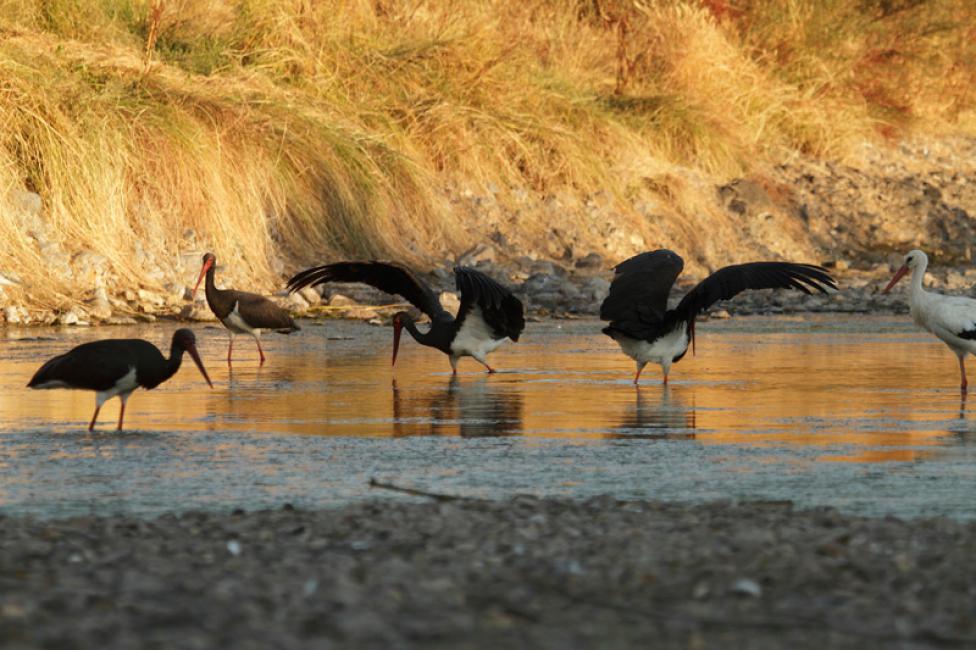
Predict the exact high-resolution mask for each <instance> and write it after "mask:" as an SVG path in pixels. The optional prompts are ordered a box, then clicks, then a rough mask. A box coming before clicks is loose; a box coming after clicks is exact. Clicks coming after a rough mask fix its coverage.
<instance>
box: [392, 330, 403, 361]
mask: <svg viewBox="0 0 976 650" xmlns="http://www.w3.org/2000/svg"><path fill="white" fill-rule="evenodd" d="M401 330H403V323H401V322H400V319H399V318H394V319H393V363H391V364H390V365H391V366H395V365H396V355H397V351H398V350H399V349H400V332H401Z"/></svg>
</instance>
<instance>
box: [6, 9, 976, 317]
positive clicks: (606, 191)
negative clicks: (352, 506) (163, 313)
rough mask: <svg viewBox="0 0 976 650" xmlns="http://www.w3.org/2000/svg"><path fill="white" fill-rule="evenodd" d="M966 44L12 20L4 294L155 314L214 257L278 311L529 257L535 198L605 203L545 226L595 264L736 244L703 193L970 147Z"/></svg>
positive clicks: (211, 19) (892, 14) (796, 13)
mask: <svg viewBox="0 0 976 650" xmlns="http://www.w3.org/2000/svg"><path fill="white" fill-rule="evenodd" d="M974 19H976V8H973V7H971V3H967V2H964V1H963V0H928V1H925V0H863V1H859V2H842V1H841V0H826V1H820V0H742V1H741V2H739V1H737V2H731V1H728V2H727V1H724V0H700V1H692V0H686V1H684V2H673V1H664V0H661V1H659V2H658V1H650V0H645V1H641V0H637V1H633V0H627V1H624V0H538V1H535V2H525V1H519V2H517V1H515V0H473V1H472V0H439V1H436V2H435V1H433V0H401V1H396V0H368V1H367V0H350V1H349V2H342V3H327V2H312V1H311V0H235V1H231V0H87V1H84V0H16V1H15V0H0V124H2V126H0V192H3V194H2V195H0V202H4V201H5V202H6V203H7V205H6V208H5V209H4V217H3V223H2V224H0V228H3V229H4V231H3V233H0V234H4V235H9V236H8V238H7V241H8V242H9V245H8V246H6V247H4V249H3V250H2V252H0V265H2V266H0V273H8V274H12V275H19V276H21V279H22V282H21V284H19V285H13V286H6V287H5V289H4V291H5V292H6V295H7V297H8V299H9V300H13V301H22V302H24V303H25V304H26V302H27V301H28V299H29V300H30V301H33V304H35V305H37V306H44V307H46V308H51V307H53V308H59V307H63V306H67V305H69V304H72V303H73V302H76V301H77V300H79V296H83V295H85V294H84V291H86V290H89V289H91V288H92V287H91V286H90V285H91V284H92V282H93V280H92V278H91V277H89V275H86V274H85V273H83V272H81V271H79V266H80V262H79V255H83V256H84V258H83V259H85V260H89V261H90V259H91V258H92V256H95V258H97V259H99V260H104V262H103V265H104V267H105V270H104V273H102V274H101V275H98V278H97V282H99V283H103V284H104V285H105V286H106V287H107V288H108V289H110V290H116V289H118V288H121V287H123V286H129V287H131V286H136V285H138V286H141V287H145V288H148V289H155V290H160V289H165V288H166V287H167V285H169V284H172V283H174V282H176V283H179V282H184V281H185V279H184V278H182V277H180V274H185V272H186V265H187V261H186V260H188V259H190V257H192V256H193V255H195V254H197V253H199V252H200V251H201V250H202V249H203V248H211V249H213V250H214V251H215V252H216V253H217V254H218V256H219V257H220V258H221V259H222V260H226V261H227V262H228V267H230V268H234V269H236V274H237V275H236V276H235V277H236V278H237V279H238V280H239V281H242V282H243V281H248V282H252V283H257V284H259V285H261V286H266V287H270V286H272V285H273V284H274V283H275V282H276V281H277V279H278V278H279V277H280V275H281V274H282V273H283V271H284V270H285V267H288V266H289V265H293V264H297V263H301V262H306V261H310V260H313V259H322V258H325V257H328V256H331V255H340V254H341V255H349V256H385V257H396V258H400V259H405V260H407V261H410V262H414V263H424V262H427V261H433V260H436V259H438V258H440V257H442V256H444V255H451V254H452V253H456V252H458V251H460V250H462V249H464V248H466V247H468V246H470V245H471V244H472V243H474V242H475V241H477V240H479V239H481V238H483V237H485V236H487V234H488V233H489V232H490V231H503V232H504V234H505V235H506V240H507V241H508V242H509V243H510V246H511V247H512V252H527V251H529V252H531V251H533V250H535V249H537V248H538V244H539V242H540V241H542V240H544V239H545V238H546V237H548V236H549V234H550V231H551V229H552V227H553V221H552V219H553V217H552V214H551V212H548V213H547V212H545V211H540V210H532V209H530V208H528V207H526V202H525V197H526V196H528V197H530V198H531V199H535V200H536V201H535V202H536V203H541V202H544V201H545V200H547V199H548V198H550V197H553V196H560V197H570V198H571V199H575V200H578V201H579V202H580V204H582V203H583V202H585V201H586V200H588V199H589V198H591V197H593V196H597V195H599V196H601V197H608V198H607V200H608V201H609V202H610V204H611V208H612V212H613V214H614V215H616V217H615V219H614V222H613V223H612V224H608V223H607V219H606V217H605V215H601V214H599V213H594V212H592V211H587V210H582V209H569V210H568V212H567V214H565V215H561V216H560V219H562V221H561V222H560V227H561V228H563V229H564V230H571V231H573V232H574V233H576V238H577V240H578V241H579V242H580V243H581V244H583V245H586V246H587V247H589V248H592V249H595V250H600V249H601V248H605V247H606V245H607V244H606V242H607V241H608V237H609V233H610V231H611V230H613V229H614V228H615V229H617V230H619V231H626V232H633V233H635V234H637V235H644V236H645V237H644V239H645V240H650V239H653V238H654V237H656V236H663V235H668V236H670V237H676V238H678V239H679V240H680V243H683V244H686V245H688V246H695V245H699V244H700V245H702V246H705V242H704V241H702V237H701V232H702V230H703V228H702V226H705V225H707V226H708V227H709V228H711V229H712V230H713V231H716V230H717V231H719V232H722V233H725V234H727V235H728V236H729V237H732V238H735V237H740V238H741V237H742V235H741V233H737V228H736V224H735V223H732V222H730V221H729V217H728V216H727V215H722V214H720V213H719V211H718V210H717V207H716V206H715V205H714V203H715V201H714V198H713V195H712V188H713V187H714V184H715V182H722V181H723V180H725V179H728V178H731V177H734V176H738V175H743V174H749V173H754V172H756V171H757V170H761V169H762V168H763V166H764V165H768V164H770V163H773V162H776V161H779V160H783V159H784V158H787V157H789V156H792V155H796V154H798V153H802V154H807V155H814V156H841V155H844V154H845V153H846V152H847V151H849V150H850V149H851V148H852V147H853V146H854V145H856V144H857V143H859V142H862V141H864V140H865V139H877V138H895V137H898V136H900V135H901V134H904V133H907V132H909V131H910V130H918V129H951V128H963V127H966V126H967V125H971V124H972V123H973V120H972V115H973V102H974V98H973V96H972V90H971V88H972V82H973V81H974V79H973V71H974V69H976V66H974V53H976V45H974V43H976V38H974V27H973V25H974V24H976V20H974ZM24 190H29V191H32V192H37V193H38V194H40V196H41V198H42V201H43V209H42V211H41V214H40V216H39V217H38V218H37V219H35V220H34V221H31V219H32V217H30V216H29V215H25V214H22V213H21V212H19V211H18V209H17V207H16V205H14V202H13V199H11V198H10V197H13V196H16V195H17V192H22V191H24ZM465 192H470V193H473V194H475V195H486V194H491V195H492V196H494V197H496V199H497V201H498V202H499V204H500V205H502V206H503V207H504V208H505V209H504V210H502V211H501V214H502V215H503V216H501V217H499V216H498V215H497V214H494V216H491V217H490V218H488V217H486V216H485V215H482V214H481V213H479V211H478V209H464V210H460V209H459V203H458V197H459V196H463V195H464V193H465ZM4 197H6V198H4ZM641 201H643V202H644V203H645V204H648V202H649V203H650V204H651V205H652V206H654V209H653V210H652V211H653V213H654V214H655V215H656V216H655V217H654V218H652V219H648V217H647V216H646V215H647V210H644V211H643V212H641V211H638V210H636V209H635V208H634V205H635V203H637V202H641ZM529 203H530V204H531V203H532V201H530V202H529ZM35 221H36V223H35ZM28 222H29V223H28ZM624 241H625V242H626V241H629V242H631V244H629V245H632V246H639V245H641V242H642V241H643V240H642V239H641V237H640V236H638V237H636V238H631V239H625V240H624ZM702 250H703V253H702V256H701V257H703V258H708V259H712V258H718V257H721V256H722V255H727V254H728V253H727V247H726V252H724V253H723V252H722V251H721V250H718V249H715V250H712V249H708V248H707V247H706V248H703V249H702ZM619 252H620V251H613V253H614V254H618V253H619ZM45 260H48V263H47V264H44V261H45ZM28 269H30V270H31V275H32V276H33V277H32V278H31V279H30V280H29V281H28V280H27V279H26V277H27V270H28ZM36 269H40V270H38V271H37V272H36V274H35V273H34V270H36Z"/></svg>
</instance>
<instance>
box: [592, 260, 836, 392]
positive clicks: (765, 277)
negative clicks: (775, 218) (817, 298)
mask: <svg viewBox="0 0 976 650" xmlns="http://www.w3.org/2000/svg"><path fill="white" fill-rule="evenodd" d="M682 268H684V260H682V259H681V257H680V256H679V255H678V254H677V253H675V252H673V251H669V250H656V251H651V252H647V253H641V254H639V255H635V256H634V257H632V258H630V259H628V260H626V261H624V262H621V263H620V264H618V265H617V266H616V267H614V271H615V273H614V276H613V281H612V282H611V284H610V293H609V295H608V296H607V297H606V299H605V300H604V301H603V304H602V305H601V306H600V318H601V319H602V320H606V321H610V324H609V325H607V326H606V327H605V328H603V333H604V334H606V335H607V336H609V337H610V338H612V339H613V340H614V341H616V342H617V343H618V344H619V345H620V349H621V350H623V352H624V354H626V355H627V356H628V357H630V358H631V359H633V360H634V361H635V362H636V363H637V374H636V375H634V383H635V384H636V383H637V382H638V381H639V380H640V374H641V370H643V369H644V366H645V365H646V364H647V363H649V362H654V363H658V364H660V365H661V369H662V370H663V371H664V383H665V384H667V383H668V372H669V371H670V370H671V364H672V363H676V362H678V361H680V360H681V358H682V357H684V356H685V353H686V352H687V351H688V345H689V343H690V344H691V346H692V349H694V344H695V317H697V316H698V314H700V313H702V312H703V311H705V310H706V309H708V308H709V307H711V306H712V305H714V304H715V303H716V302H718V301H719V300H727V299H729V298H731V297H733V296H735V295H736V294H738V293H740V292H742V291H745V290H746V289H796V290H798V291H802V292H803V293H807V294H809V293H812V292H813V291H820V292H822V293H827V291H828V289H832V290H836V289H837V283H836V281H835V280H834V279H833V278H832V277H830V275H829V274H828V273H827V271H826V269H824V268H822V267H819V266H814V265H812V264H793V263H791V262H750V263H748V264H736V265H733V266H726V267H725V268H722V269H719V270H718V271H716V272H715V273H713V274H711V275H710V276H708V277H707V278H705V279H704V280H702V281H701V282H699V283H698V284H697V285H696V286H695V287H694V288H693V289H692V290H691V291H689V292H688V293H687V294H685V297H684V298H682V299H681V302H679V303H678V305H677V306H676V307H675V308H674V309H668V295H669V294H670V293H671V287H672V286H673V285H674V281H675V280H676V279H677V277H678V274H679V273H681V269H682Z"/></svg>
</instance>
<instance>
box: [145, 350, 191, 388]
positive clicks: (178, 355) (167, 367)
mask: <svg viewBox="0 0 976 650" xmlns="http://www.w3.org/2000/svg"><path fill="white" fill-rule="evenodd" d="M183 352H184V350H183V348H182V347H181V346H179V345H177V344H176V341H173V343H172V344H170V348H169V359H163V363H162V365H159V366H155V367H153V368H151V369H150V370H149V373H148V375H149V376H148V377H141V376H140V377H139V380H140V382H139V383H141V384H142V385H143V386H145V387H146V388H155V387H156V386H159V385H160V384H161V383H163V382H164V381H166V380H167V379H169V378H170V377H172V376H173V375H175V374H176V371H177V370H179V369H180V364H182V363H183Z"/></svg>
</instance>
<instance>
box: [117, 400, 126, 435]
mask: <svg viewBox="0 0 976 650" xmlns="http://www.w3.org/2000/svg"><path fill="white" fill-rule="evenodd" d="M123 419H125V400H122V408H120V409H119V428H118V431H121V430H122V420H123Z"/></svg>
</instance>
